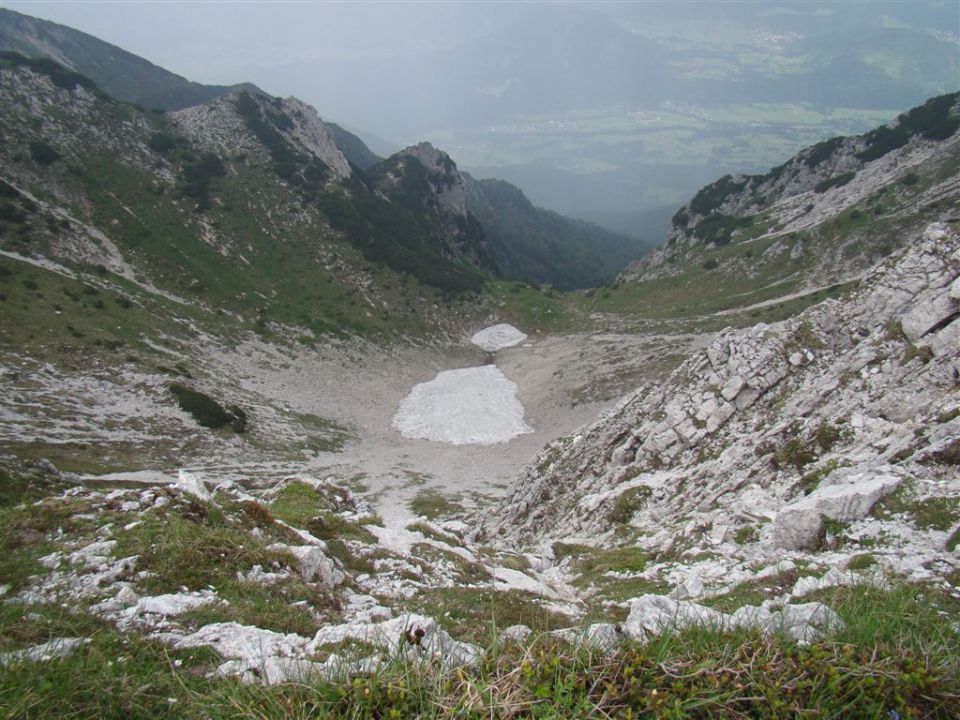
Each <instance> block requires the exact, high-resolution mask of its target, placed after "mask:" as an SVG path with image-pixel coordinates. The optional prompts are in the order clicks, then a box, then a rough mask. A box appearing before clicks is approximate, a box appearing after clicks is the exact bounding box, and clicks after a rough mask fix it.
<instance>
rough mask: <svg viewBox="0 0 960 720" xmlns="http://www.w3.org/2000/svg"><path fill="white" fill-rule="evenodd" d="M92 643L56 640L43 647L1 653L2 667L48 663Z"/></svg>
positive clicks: (0, 661) (77, 639)
mask: <svg viewBox="0 0 960 720" xmlns="http://www.w3.org/2000/svg"><path fill="white" fill-rule="evenodd" d="M89 642H90V638H54V639H53V640H50V641H49V642H45V643H42V644H41V645H33V646H32V647H28V648H26V649H24V650H11V651H10V652H5V653H0V667H7V666H8V665H13V664H15V663H21V662H47V661H48V660H53V659H54V658H61V657H66V656H67V655H70V654H72V653H74V652H76V651H77V650H78V649H79V648H81V647H83V646H84V645H86V644H87V643H89Z"/></svg>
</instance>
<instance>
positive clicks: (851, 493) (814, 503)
mask: <svg viewBox="0 0 960 720" xmlns="http://www.w3.org/2000/svg"><path fill="white" fill-rule="evenodd" d="M829 478H835V480H834V483H832V484H824V483H826V480H825V481H824V482H823V483H821V485H820V487H818V488H817V489H816V490H814V491H813V492H812V493H811V494H810V495H807V496H806V497H803V498H801V499H800V500H797V501H795V502H793V503H790V504H789V505H787V506H785V507H784V508H782V509H781V510H780V512H778V513H777V517H776V520H775V521H774V535H773V537H774V543H775V544H776V546H777V547H781V548H784V549H787V550H804V549H815V548H816V547H817V545H818V544H819V540H820V533H821V531H822V529H823V521H822V518H823V517H827V518H830V519H831V520H837V521H840V522H850V521H852V520H857V519H859V518H862V517H865V516H866V514H867V513H868V512H870V509H871V508H872V507H873V506H874V504H875V503H876V502H877V501H878V500H879V499H880V498H882V497H883V496H884V495H887V494H888V493H891V492H893V491H894V490H896V489H897V488H898V487H899V486H900V482H901V478H900V476H898V475H894V474H893V473H892V472H890V471H883V470H878V471H872V472H871V471H859V472H856V471H849V470H842V471H838V472H834V473H832V474H831V475H830V476H829Z"/></svg>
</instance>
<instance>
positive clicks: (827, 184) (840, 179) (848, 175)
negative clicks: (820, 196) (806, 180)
mask: <svg viewBox="0 0 960 720" xmlns="http://www.w3.org/2000/svg"><path fill="white" fill-rule="evenodd" d="M856 176H857V173H856V172H855V171H850V172H845V173H842V174H840V175H836V176H835V177H832V178H828V179H827V180H821V181H820V182H818V183H817V184H816V185H815V186H814V188H813V191H814V192H816V193H825V192H826V191H827V190H829V189H831V188H837V187H843V186H844V185H846V184H847V183H849V182H850V181H851V180H853V179H854V178H855V177H856Z"/></svg>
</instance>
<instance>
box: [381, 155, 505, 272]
mask: <svg viewBox="0 0 960 720" xmlns="http://www.w3.org/2000/svg"><path fill="white" fill-rule="evenodd" d="M368 174H369V175H370V178H371V180H372V183H373V187H374V188H375V189H376V191H377V192H378V193H380V194H381V195H382V196H383V197H385V198H387V199H388V200H390V201H391V202H393V203H396V204H398V205H400V206H401V207H404V208H406V209H407V210H410V211H411V212H413V213H415V214H416V215H417V216H418V217H419V218H420V223H419V224H420V227H421V228H422V229H423V231H424V232H425V233H426V234H427V235H428V236H430V237H431V238H433V240H434V241H435V242H437V243H438V244H439V246H440V248H441V252H442V253H443V255H444V257H446V258H448V259H450V260H463V261H466V262H468V263H469V264H471V265H473V266H474V267H476V268H478V269H480V270H484V271H487V272H494V273H496V272H498V266H497V263H496V261H495V260H494V259H493V256H492V255H491V254H490V252H489V249H488V248H487V242H486V238H485V236H484V232H483V228H482V227H481V226H480V223H479V222H478V221H477V219H476V218H475V217H474V216H473V214H472V213H470V212H468V211H467V201H466V189H465V184H464V179H463V176H462V175H461V174H460V171H459V170H457V166H456V163H454V162H453V160H452V159H450V156H449V155H447V154H446V153H445V152H443V151H441V150H438V149H437V148H435V147H433V145H431V144H430V143H428V142H423V143H419V144H418V145H413V146H411V147H408V148H405V149H403V150H401V151H400V152H398V153H396V154H395V155H392V156H390V157H389V158H387V159H386V160H384V161H383V162H382V163H380V164H379V165H376V166H374V167H373V168H371V169H370V170H369V171H368Z"/></svg>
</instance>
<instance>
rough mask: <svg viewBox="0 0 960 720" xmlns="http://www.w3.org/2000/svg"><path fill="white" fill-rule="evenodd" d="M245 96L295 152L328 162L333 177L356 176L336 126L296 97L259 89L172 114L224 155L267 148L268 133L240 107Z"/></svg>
mask: <svg viewBox="0 0 960 720" xmlns="http://www.w3.org/2000/svg"><path fill="white" fill-rule="evenodd" d="M244 101H246V102H247V104H248V107H249V108H255V110H256V112H257V113H258V114H259V115H258V116H259V118H260V119H261V121H262V122H263V123H264V124H265V125H266V126H268V127H269V131H268V132H270V131H272V132H273V133H276V136H278V137H279V138H282V142H286V143H287V144H288V145H289V152H291V153H295V154H296V153H299V154H301V155H303V156H305V157H307V158H315V159H316V160H319V161H320V162H321V163H323V166H324V167H326V168H327V171H328V177H327V181H328V182H331V181H339V180H345V179H347V178H349V177H350V175H351V171H350V163H348V162H347V159H346V158H345V157H344V156H343V153H342V152H340V150H339V148H338V147H337V144H336V142H335V141H334V137H333V132H332V131H331V130H330V128H329V127H327V126H326V125H325V124H324V122H323V121H322V120H321V119H320V116H319V115H318V114H317V110H316V108H314V107H313V106H311V105H308V104H307V103H305V102H303V101H302V100H298V99H297V98H295V97H289V98H285V99H283V100H281V99H280V98H275V99H272V100H271V99H269V98H268V97H267V96H266V95H262V94H259V93H249V92H242V93H239V94H238V93H234V94H231V95H228V96H225V97H221V98H217V99H215V100H211V101H210V102H208V103H204V104H203V105H197V106H195V107H189V108H185V109H184V110H178V111H177V112H174V113H170V117H171V118H172V119H173V121H174V122H175V123H176V125H177V127H178V128H179V129H180V130H181V131H182V132H183V133H184V134H185V135H187V136H188V137H191V138H193V139H194V140H196V141H197V142H199V143H200V144H201V146H202V147H204V148H206V149H208V150H211V151H213V152H216V153H217V154H219V155H222V156H225V157H230V156H235V155H237V154H239V153H245V152H246V153H249V152H256V153H264V148H263V142H264V138H263V137H260V138H258V137H257V135H256V133H255V132H253V131H252V130H251V127H250V122H249V119H248V118H246V117H244V115H243V114H242V113H241V112H239V111H238V103H240V102H244ZM248 112H253V110H248ZM264 154H266V153H264Z"/></svg>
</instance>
